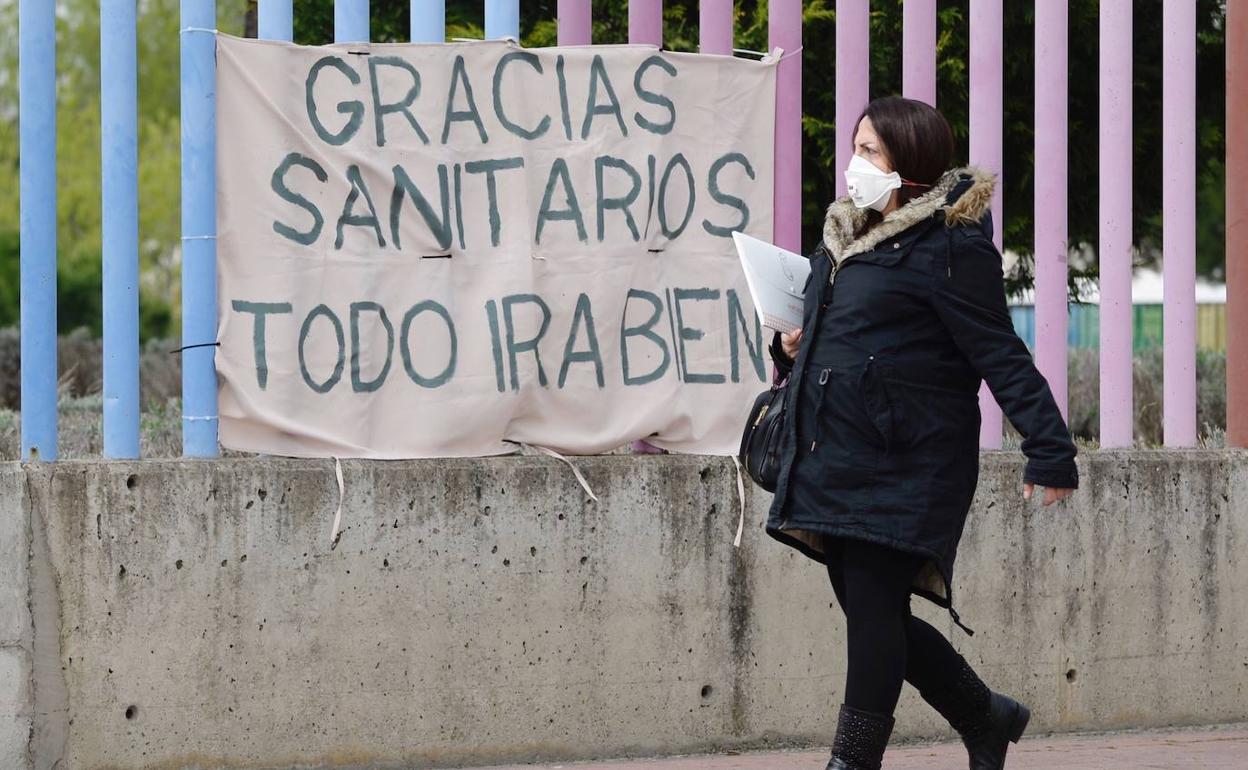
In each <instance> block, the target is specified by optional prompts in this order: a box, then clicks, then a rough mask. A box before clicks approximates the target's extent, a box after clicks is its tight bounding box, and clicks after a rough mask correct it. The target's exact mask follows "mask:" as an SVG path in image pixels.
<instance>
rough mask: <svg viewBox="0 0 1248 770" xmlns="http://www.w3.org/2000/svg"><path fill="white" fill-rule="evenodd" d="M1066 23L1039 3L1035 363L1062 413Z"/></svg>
mask: <svg viewBox="0 0 1248 770" xmlns="http://www.w3.org/2000/svg"><path fill="white" fill-rule="evenodd" d="M1066 25H1067V7H1066V3H1064V2H1043V3H1036V71H1035V99H1036V102H1035V103H1036V112H1035V114H1036V117H1035V129H1036V139H1035V143H1036V145H1035V147H1036V149H1035V179H1036V182H1035V186H1036V193H1035V194H1036V201H1035V240H1036V365H1037V366H1038V367H1039V369H1040V372H1041V373H1042V374H1043V375H1044V376H1045V378H1046V379H1047V380H1048V381H1049V388H1050V389H1052V391H1053V397H1054V398H1055V399H1056V400H1057V405H1058V408H1059V409H1060V410H1061V412H1062V415H1063V416H1065V415H1066V413H1067V406H1068V400H1067V386H1066V365H1067V364H1066V333H1067V327H1068V317H1067V312H1068V311H1067V308H1066V253H1067V249H1066V225H1067V219H1066V184H1067V182H1066V160H1067V155H1066V129H1067V126H1066V117H1067V106H1066Z"/></svg>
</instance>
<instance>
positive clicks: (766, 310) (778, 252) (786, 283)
mask: <svg viewBox="0 0 1248 770" xmlns="http://www.w3.org/2000/svg"><path fill="white" fill-rule="evenodd" d="M732 240H733V242H734V243H735V244H736V246H737V255H738V256H740V257H741V267H742V269H743V270H744V271H745V282H746V284H747V285H748V286H749V287H750V297H751V298H752V299H753V300H754V310H755V311H756V312H757V313H758V319H759V321H760V322H762V324H763V326H766V327H768V328H771V329H775V330H776V331H779V332H786V333H787V332H793V331H797V330H798V329H800V328H802V305H803V304H804V301H803V293H802V292H803V289H804V288H805V286H806V277H807V276H808V275H810V262H809V261H808V260H807V259H806V258H805V257H803V256H802V255H801V254H796V253H794V252H792V251H789V250H787V249H782V248H780V247H779V246H776V245H774V244H771V243H767V242H766V241H760V240H759V239H757V238H752V237H750V236H748V235H746V234H744V233H741V232H734V233H733V234H732Z"/></svg>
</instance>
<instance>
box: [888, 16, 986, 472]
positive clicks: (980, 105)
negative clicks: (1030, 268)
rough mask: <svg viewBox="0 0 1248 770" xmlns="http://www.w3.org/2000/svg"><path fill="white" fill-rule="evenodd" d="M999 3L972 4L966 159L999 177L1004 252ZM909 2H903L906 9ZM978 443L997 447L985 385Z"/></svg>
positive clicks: (982, 392)
mask: <svg viewBox="0 0 1248 770" xmlns="http://www.w3.org/2000/svg"><path fill="white" fill-rule="evenodd" d="M1001 2H1002V0H971V7H970V11H971V30H970V36H971V95H970V129H971V137H970V155H971V162H972V163H974V164H975V165H977V166H979V167H980V168H982V169H984V170H985V171H990V172H992V173H993V174H996V175H997V186H996V189H995V191H994V192H993V194H992V225H993V227H992V241H993V243H994V244H996V247H997V249H998V250H1000V249H1001V248H1002V242H1003V241H1002V235H1001V234H1002V233H1003V232H1005V219H1004V211H1003V208H1002V205H1001V200H1002V197H1001V190H1002V186H1003V185H1004V184H1005V182H1004V179H1003V162H1002V151H1001V147H1002V123H1003V120H1002V116H1003V115H1004V107H1003V106H1002V105H1003V104H1004V90H1003V85H1002V84H1003V82H1004V81H1003V74H1002V72H1003V70H1002V61H1003V58H1002V57H1003V52H1004V43H1003V34H1004V27H1003V24H1002V8H1001ZM908 7H909V3H907V8H908ZM979 415H980V428H979V445H980V446H981V447H983V448H984V449H1000V448H1001V443H1002V428H1003V427H1004V420H1003V419H1002V417H1001V407H999V406H997V402H996V400H995V399H994V398H993V397H992V391H991V390H989V389H988V386H987V385H986V384H985V385H981V386H980V389H979Z"/></svg>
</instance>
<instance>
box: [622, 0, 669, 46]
mask: <svg viewBox="0 0 1248 770" xmlns="http://www.w3.org/2000/svg"><path fill="white" fill-rule="evenodd" d="M628 42H630V43H651V44H653V45H657V46H662V45H663V0H628Z"/></svg>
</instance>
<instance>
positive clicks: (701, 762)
mask: <svg viewBox="0 0 1248 770" xmlns="http://www.w3.org/2000/svg"><path fill="white" fill-rule="evenodd" d="M1245 755H1248V729H1245V726H1244V725H1226V726H1219V727H1215V728H1212V729H1210V728H1191V727H1189V728H1182V729H1177V730H1149V731H1133V732H1118V733H1109V734H1098V735H1056V736H1047V737H1038V738H1032V737H1030V736H1027V737H1024V739H1023V741H1022V742H1021V743H1019V744H1018V745H1017V746H1014V747H1011V748H1010V752H1009V756H1008V759H1009V767H1010V770H1054V768H1060V770H1243V768H1244V757H1245ZM827 761H828V750H827V749H820V750H817V751H793V750H789V751H769V752H742V753H737V754H732V755H729V754H700V755H697V756H684V757H670V758H663V759H623V760H620V759H615V760H604V761H601V762H584V763H582V762H576V763H572V764H568V763H559V764H543V765H531V764H530V765H511V766H508V767H499V766H494V767H481V768H477V770H816V769H817V768H820V767H823V765H824V764H825V763H826V762H827ZM884 767H886V768H887V770H937V768H939V769H940V770H960V768H964V767H966V748H965V747H964V746H963V745H962V743H961V742H960V741H948V742H943V743H934V744H933V743H924V744H918V745H914V744H910V745H903V746H892V747H890V748H889V750H888V753H887V754H886V755H885V757H884Z"/></svg>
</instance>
